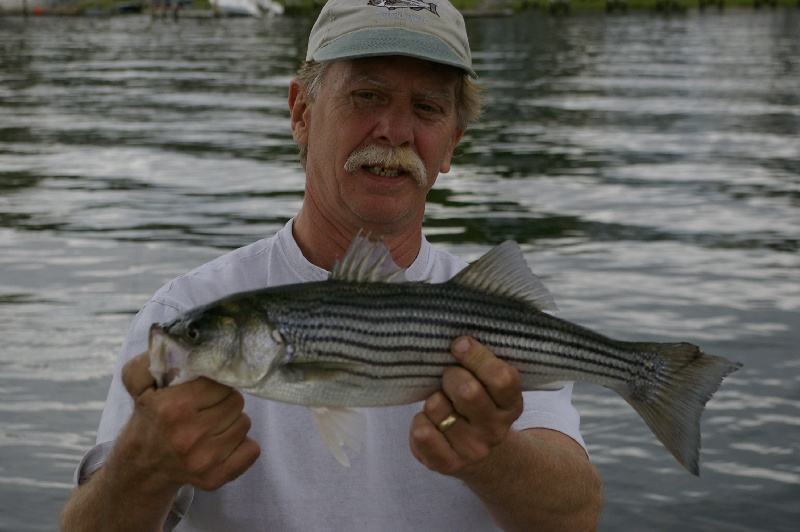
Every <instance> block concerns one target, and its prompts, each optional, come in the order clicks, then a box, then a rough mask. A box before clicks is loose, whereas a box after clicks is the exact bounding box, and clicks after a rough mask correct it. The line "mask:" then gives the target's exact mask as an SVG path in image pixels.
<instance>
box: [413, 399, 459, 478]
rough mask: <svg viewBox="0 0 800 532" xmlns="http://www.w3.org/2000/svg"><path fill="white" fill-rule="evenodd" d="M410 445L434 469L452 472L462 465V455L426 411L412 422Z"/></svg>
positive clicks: (421, 461) (424, 462) (447, 472)
mask: <svg viewBox="0 0 800 532" xmlns="http://www.w3.org/2000/svg"><path fill="white" fill-rule="evenodd" d="M409 446H410V448H411V454H413V455H414V457H415V458H416V459H417V460H418V461H419V462H420V463H421V464H422V465H424V466H425V467H427V468H428V469H430V470H432V471H438V472H439V473H443V474H451V473H452V472H453V471H456V470H457V469H458V468H459V467H461V465H462V464H461V457H460V456H458V454H457V453H456V452H455V450H454V449H453V448H452V447H451V445H450V442H449V441H448V440H447V438H446V437H445V435H444V434H442V433H441V432H440V431H439V430H438V429H437V428H436V425H435V424H434V423H433V422H432V421H431V420H430V418H429V417H428V415H427V414H426V413H425V412H420V413H418V414H417V415H416V416H414V419H413V420H412V422H411V429H410V430H409Z"/></svg>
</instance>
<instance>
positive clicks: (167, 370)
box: [148, 324, 189, 388]
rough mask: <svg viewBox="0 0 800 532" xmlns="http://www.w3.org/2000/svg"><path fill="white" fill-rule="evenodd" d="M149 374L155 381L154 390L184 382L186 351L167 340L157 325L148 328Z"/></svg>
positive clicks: (162, 330) (169, 339)
mask: <svg viewBox="0 0 800 532" xmlns="http://www.w3.org/2000/svg"><path fill="white" fill-rule="evenodd" d="M148 350H149V352H150V374H151V375H152V376H153V379H155V381H156V388H164V387H166V386H169V385H170V384H178V383H180V382H183V381H185V380H189V379H187V378H185V375H184V374H183V366H184V364H185V362H186V357H187V356H188V354H189V352H188V350H187V349H186V348H185V347H183V346H181V345H179V344H178V343H176V342H175V341H173V340H172V339H171V338H169V337H168V336H167V335H166V333H165V332H164V329H162V328H161V326H159V325H157V324H153V325H152V326H151V327H150V345H149V349H148Z"/></svg>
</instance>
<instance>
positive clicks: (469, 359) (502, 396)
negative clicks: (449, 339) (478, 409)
mask: <svg viewBox="0 0 800 532" xmlns="http://www.w3.org/2000/svg"><path fill="white" fill-rule="evenodd" d="M451 351H452V353H453V356H454V357H455V358H456V359H457V360H458V361H459V362H460V363H461V365H462V366H463V367H464V368H466V369H467V370H469V371H470V372H471V373H472V374H473V375H475V377H476V378H477V379H478V380H479V381H480V383H481V384H482V385H483V387H484V388H485V389H486V391H487V392H488V394H489V396H490V397H491V398H492V400H493V401H494V403H495V404H496V405H497V406H498V407H500V408H504V409H508V408H515V407H516V404H517V403H518V401H519V400H520V394H521V388H520V380H519V372H518V371H517V370H516V369H514V368H513V367H511V366H510V365H508V364H506V363H505V362H503V361H502V360H500V359H499V358H497V357H496V356H494V354H492V352H491V351H489V349H487V348H486V347H485V346H484V345H483V344H481V343H479V342H478V341H476V340H475V339H473V338H470V337H467V336H462V337H459V338H456V340H455V341H454V342H453V344H452V346H451Z"/></svg>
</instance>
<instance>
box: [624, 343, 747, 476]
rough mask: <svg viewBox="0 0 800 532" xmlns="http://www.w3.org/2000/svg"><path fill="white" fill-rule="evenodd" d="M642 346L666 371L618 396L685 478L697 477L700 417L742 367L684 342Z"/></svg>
mask: <svg viewBox="0 0 800 532" xmlns="http://www.w3.org/2000/svg"><path fill="white" fill-rule="evenodd" d="M642 347H646V348H648V350H650V351H652V350H653V349H655V350H656V351H657V352H658V353H659V354H660V355H661V357H663V361H664V363H665V367H662V368H661V369H660V371H658V375H657V376H656V378H654V379H653V380H652V381H651V382H650V383H649V384H648V385H647V386H645V387H643V388H645V389H642V388H640V387H638V386H634V389H628V390H626V391H625V392H624V393H621V394H620V395H622V397H623V398H624V399H625V400H626V401H627V402H628V404H630V405H631V406H632V407H633V408H634V409H635V410H636V412H638V413H639V415H640V416H641V417H642V419H644V421H645V423H647V426H648V427H650V430H652V431H653V433H654V434H655V435H656V437H657V438H658V439H659V441H660V442H661V443H663V444H664V446H665V447H666V448H667V450H668V451H669V452H670V453H672V455H673V456H674V457H675V458H676V459H677V460H678V462H680V464H681V465H682V466H683V467H685V468H686V469H687V470H689V472H690V473H692V474H694V475H699V474H700V466H699V463H698V462H699V459H700V416H701V414H702V413H703V409H704V408H705V405H706V403H707V402H708V400H709V399H711V396H712V395H714V393H715V392H716V391H717V389H718V388H719V387H720V384H722V379H724V378H725V377H726V376H727V375H728V374H730V373H733V372H734V371H736V370H737V369H739V368H740V367H742V365H741V364H739V363H738V362H731V361H730V360H727V359H725V358H722V357H718V356H714V355H707V354H705V353H703V352H702V351H701V350H700V348H698V347H697V346H695V345H692V344H688V343H677V344H645V345H642Z"/></svg>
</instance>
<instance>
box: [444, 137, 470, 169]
mask: <svg viewBox="0 0 800 532" xmlns="http://www.w3.org/2000/svg"><path fill="white" fill-rule="evenodd" d="M463 136H464V132H463V131H456V132H455V133H453V137H452V138H451V139H450V145H449V146H448V149H447V151H446V152H445V154H444V157H442V164H441V166H440V167H439V172H440V173H442V174H446V173H447V172H449V171H450V162H451V161H452V159H453V152H454V151H455V149H456V146H458V143H459V142H461V137H463Z"/></svg>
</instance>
